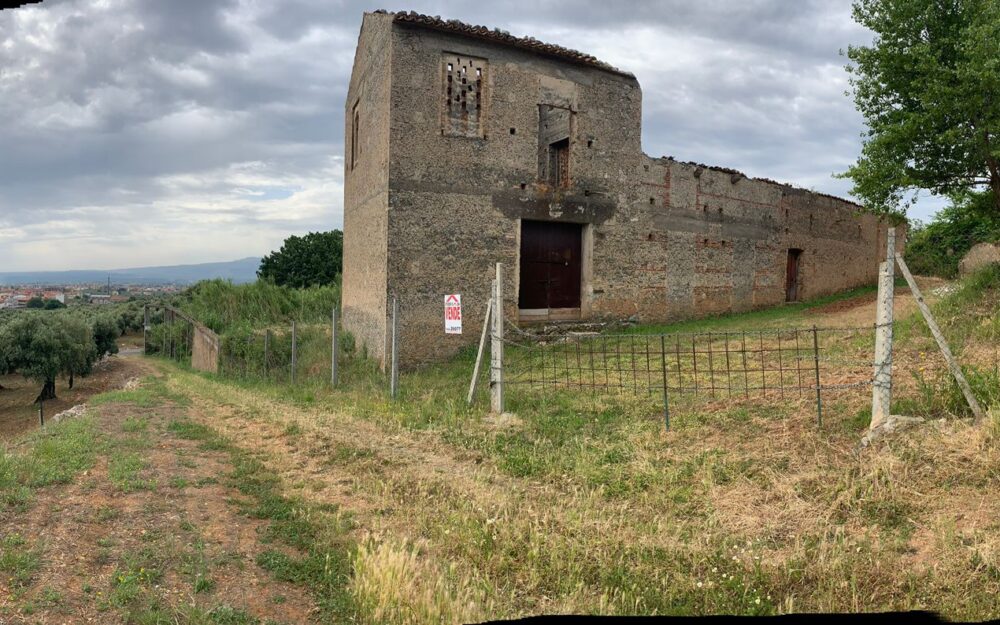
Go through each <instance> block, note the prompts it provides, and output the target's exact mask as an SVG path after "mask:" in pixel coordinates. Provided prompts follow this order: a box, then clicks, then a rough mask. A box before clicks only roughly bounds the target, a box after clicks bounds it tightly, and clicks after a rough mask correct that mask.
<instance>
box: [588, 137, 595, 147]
mask: <svg viewBox="0 0 1000 625" xmlns="http://www.w3.org/2000/svg"><path fill="white" fill-rule="evenodd" d="M587 147H588V148H592V147H594V140H593V139H587Z"/></svg>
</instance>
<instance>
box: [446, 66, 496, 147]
mask: <svg viewBox="0 0 1000 625" xmlns="http://www.w3.org/2000/svg"><path fill="white" fill-rule="evenodd" d="M441 69H442V75H443V77H444V84H443V86H442V105H443V106H442V115H441V132H442V133H443V134H445V135H447V136H452V137H473V138H476V137H484V136H485V134H484V131H483V114H484V111H485V106H484V105H485V101H486V94H485V91H486V59H478V58H475V57H468V56H461V55H457V54H445V55H444V58H442V60H441Z"/></svg>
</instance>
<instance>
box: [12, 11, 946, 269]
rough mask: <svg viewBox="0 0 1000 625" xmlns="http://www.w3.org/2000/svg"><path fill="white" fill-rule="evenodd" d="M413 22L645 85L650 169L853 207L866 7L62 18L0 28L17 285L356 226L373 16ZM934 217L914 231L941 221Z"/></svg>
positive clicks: (228, 252) (241, 251)
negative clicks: (769, 184) (361, 96)
mask: <svg viewBox="0 0 1000 625" xmlns="http://www.w3.org/2000/svg"><path fill="white" fill-rule="evenodd" d="M377 8H386V9H389V10H416V11H419V12H422V13H427V14H430V15H440V16H442V17H444V18H447V19H459V20H462V21H465V22H469V23H473V24H483V25H486V26H489V27H491V28H492V27H498V28H501V29H503V30H507V31H510V32H511V33H512V34H515V35H521V36H533V37H536V38H538V39H541V40H542V41H547V42H551V43H557V44H560V45H563V46H567V47H570V48H574V49H578V50H581V51H584V52H587V53H589V54H593V55H595V56H597V57H598V58H600V59H602V60H604V61H607V62H609V63H611V64H612V65H615V66H617V67H620V68H622V69H625V70H628V71H630V72H632V73H634V74H635V75H636V76H637V77H638V79H639V82H640V84H641V86H642V89H643V129H642V144H643V150H644V151H645V152H646V153H647V154H650V155H652V156H664V155H670V156H674V157H675V158H677V159H679V160H684V161H697V162H702V163H707V164H710V165H720V166H725V167H732V168H735V169H739V170H742V171H744V172H745V173H747V174H748V175H750V176H760V177H767V178H772V179H775V180H779V181H782V182H788V183H791V184H794V185H797V186H801V187H804V188H809V189H814V190H816V191H821V192H824V193H830V194H833V195H839V196H842V197H848V193H849V191H850V183H849V182H848V181H845V180H839V179H835V178H834V177H833V175H832V174H833V173H835V172H839V171H843V170H844V169H846V168H847V167H848V166H849V165H850V164H851V163H852V162H853V161H854V160H855V159H856V157H857V155H858V153H859V149H860V145H861V138H860V135H861V133H862V131H863V130H864V125H863V122H862V119H861V117H860V115H859V114H858V113H857V112H856V111H855V110H854V106H853V102H852V100H851V98H850V97H849V96H847V95H846V94H845V91H846V90H847V89H848V83H847V74H846V72H845V70H844V64H845V62H846V59H845V57H843V56H841V55H840V50H841V49H846V48H847V46H848V45H851V44H864V43H869V42H870V41H871V33H870V32H868V31H866V30H864V29H863V28H861V27H860V26H858V25H857V24H855V23H854V22H853V21H852V19H851V15H850V0H803V1H794V2H793V1H788V0H746V1H744V2H738V3H737V2H728V1H724V0H702V1H701V2H697V3H696V2H690V0H685V1H683V2H681V1H679V0H662V1H659V2H652V1H646V2H641V1H640V2H635V3H632V4H629V5H628V8H627V9H626V8H623V6H622V5H619V4H617V3H611V2H606V1H597V0H588V1H583V2H580V1H570V0H534V1H532V2H509V3H493V4H490V5H487V4H483V3H480V2H474V1H473V0H457V1H453V2H435V1H425V0H413V1H411V2H409V3H408V4H407V5H405V6H392V5H386V4H385V3H381V2H361V1H338V2H330V1H323V0H284V1H282V2H278V1H277V0H171V1H170V2H163V1H160V0H75V1H74V0H45V2H43V3H42V4H35V5H27V6H25V7H22V8H19V9H14V10H4V11H0V146H3V149H0V272H11V271H40V270H64V269H113V268H120V267H140V266H150V265H172V264H182V263H201V262H213V261H222V260H233V259H237V258H243V257H246V256H255V255H263V254H266V253H267V252H269V251H270V250H272V249H276V248H277V247H279V246H280V245H281V242H282V241H283V240H284V238H285V237H287V236H289V235H291V234H299V235H301V234H305V233H306V232H310V231H318V230H330V229H332V228H341V227H342V225H343V132H344V129H343V105H344V98H345V95H346V90H347V83H348V79H349V77H350V71H351V65H352V62H353V57H354V50H355V47H356V44H357V35H358V30H359V28H360V24H361V17H362V13H363V12H364V11H366V10H367V11H371V10H375V9H377ZM940 206H941V201H940V200H939V199H937V198H926V199H922V201H921V202H920V203H919V204H918V206H917V208H916V209H915V210H914V211H912V212H911V216H912V217H916V218H919V219H924V220H926V219H928V218H929V216H930V215H931V214H932V213H933V211H934V210H936V209H937V208H939V207H940Z"/></svg>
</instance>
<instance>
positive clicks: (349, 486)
mask: <svg viewBox="0 0 1000 625" xmlns="http://www.w3.org/2000/svg"><path fill="white" fill-rule="evenodd" d="M998 284H1000V276H995V275H994V276H982V277H979V278H976V280H974V281H971V282H970V283H969V285H968V286H967V288H966V289H964V290H962V291H959V292H958V293H956V294H955V295H953V296H952V297H951V298H948V299H947V300H946V301H944V302H942V303H941V304H940V305H939V306H938V307H937V309H938V311H939V313H940V317H941V322H942V325H944V326H945V327H946V333H948V334H949V337H950V338H951V339H952V341H953V343H954V346H955V347H956V349H957V350H958V351H959V352H960V353H962V357H963V359H964V360H965V361H966V362H973V363H978V365H979V370H980V371H981V372H983V375H984V379H985V377H986V376H987V374H988V368H989V366H992V364H993V363H992V361H991V360H990V357H991V356H992V351H990V350H986V349H982V345H984V344H989V341H994V343H995V338H996V336H997V333H996V331H997V327H996V313H997V306H998V302H1000V298H997V297H996V295H997V292H998V290H997V286H998ZM782 312H784V313H785V314H787V317H783V316H782ZM761 314H766V315H768V319H767V321H768V322H773V323H798V321H799V320H800V319H796V318H795V317H796V316H797V315H799V314H801V310H798V309H797V308H788V309H782V311H779V312H768V313H751V315H761ZM751 318H752V319H754V320H755V322H757V321H762V320H761V319H759V318H758V317H751ZM745 319H747V317H746V316H744V317H743V321H741V319H740V318H737V319H729V320H714V321H709V322H701V323H711V324H719V323H723V324H725V323H731V324H734V325H737V326H738V325H739V324H740V323H744V322H745ZM900 325H901V327H900V331H899V333H898V334H899V337H900V345H899V354H900V359H899V361H898V362H899V366H898V370H900V371H901V372H907V373H909V372H912V371H916V370H917V369H918V366H924V367H925V368H926V367H928V366H929V365H928V364H926V363H927V361H928V360H929V358H928V357H927V356H925V357H924V358H921V356H920V354H921V353H925V354H926V352H927V350H929V349H930V348H931V343H930V342H929V341H930V339H929V337H928V335H927V333H926V331H925V330H923V329H922V327H921V325H920V324H919V323H917V322H916V321H906V320H904V321H903V322H901V324H900ZM713 327H715V326H713ZM684 329H685V330H689V329H691V327H690V326H686V327H685V328H684ZM470 365H471V355H470V354H464V355H463V356H461V357H460V358H458V359H456V360H455V361H454V362H452V363H448V364H445V365H442V366H440V367H435V368H430V369H427V370H424V371H420V372H415V373H411V374H407V375H405V376H404V380H403V393H402V396H401V397H400V399H399V400H398V401H396V402H391V401H389V399H388V398H387V397H386V394H385V391H384V384H383V382H382V380H381V379H380V378H379V377H378V376H376V375H373V372H372V371H371V370H370V369H369V368H368V366H367V365H366V364H364V363H361V362H356V361H355V362H350V363H347V367H346V371H345V379H344V387H343V388H341V389H339V390H338V391H336V392H331V391H330V390H329V389H327V388H324V387H323V386H321V385H319V384H303V385H301V386H299V387H297V388H294V389H289V388H288V387H285V386H279V385H269V384H262V383H250V382H244V383H234V382H231V381H223V380H219V379H214V378H213V377H212V376H206V375H202V374H196V373H193V372H190V371H186V370H184V369H182V368H180V367H177V366H175V365H172V364H169V363H160V364H159V366H160V367H161V368H162V369H163V370H164V372H165V373H166V374H167V375H166V378H165V381H164V382H163V383H162V384H160V383H157V384H156V385H154V387H153V388H152V389H151V390H150V391H148V392H149V393H151V394H152V396H150V397H146V396H145V395H143V394H142V393H139V394H138V395H136V394H135V393H134V392H133V393H124V394H118V395H115V394H112V395H109V396H107V397H106V398H105V400H104V401H107V402H111V403H113V404H121V403H126V404H130V405H132V406H133V408H132V409H133V410H135V411H143V410H147V411H148V410H154V411H159V410H163V408H160V407H158V406H161V404H162V402H163V401H167V400H169V401H170V402H171V403H173V404H176V405H183V406H188V407H186V408H184V411H183V414H182V415H179V416H177V415H175V416H173V417H171V420H170V422H169V424H168V425H167V426H166V427H167V430H166V431H167V435H168V436H173V437H176V438H180V439H183V440H191V441H194V442H196V443H197V444H199V445H203V446H206V447H207V448H208V449H212V450H215V451H216V452H218V453H220V454H225V455H226V456H228V457H229V460H228V462H229V464H230V467H231V468H230V469H229V470H228V471H227V473H228V475H229V477H228V478H226V479H227V484H228V485H229V486H230V487H231V488H235V489H236V490H237V491H238V495H237V496H236V497H235V498H234V502H235V503H234V505H236V506H238V509H239V510H240V511H241V512H242V513H243V514H244V515H250V516H257V517H261V518H262V520H264V521H265V522H266V523H267V529H265V530H264V531H263V536H264V538H265V539H266V540H271V541H272V542H273V543H274V545H275V546H274V547H268V546H266V545H264V546H262V548H261V549H260V550H259V552H258V555H257V557H256V559H255V565H256V566H257V567H260V568H263V569H265V570H267V571H270V572H271V574H272V577H273V578H275V579H277V580H279V581H281V582H282V583H289V584H294V585H297V586H300V587H302V588H303V589H305V590H308V591H309V593H310V594H311V596H312V597H313V599H312V600H313V601H314V602H315V603H316V604H317V605H318V606H320V607H321V608H322V609H324V610H325V612H324V614H326V616H327V618H331V617H332V615H335V614H340V615H345V614H348V613H354V615H355V616H356V617H357V619H358V620H359V621H360V622H368V623H436V622H462V621H470V620H475V619H480V618H486V617H504V616H516V615H523V614H535V613H553V612H588V613H592V612H601V613H658V614H664V613H666V614H678V613H683V614H688V613H717V612H733V613H741V614H767V613H776V612H779V613H780V612H791V611H845V610H886V609H929V610H935V611H940V612H943V613H945V614H947V615H948V616H951V617H957V618H979V619H981V618H988V617H996V616H997V615H1000V539H998V536H1000V531H998V530H1000V524H998V521H997V519H1000V502H998V501H997V500H996V498H994V497H991V496H990V493H991V492H994V491H995V490H996V488H997V487H998V486H1000V421H998V418H997V416H996V415H995V413H994V416H993V417H991V421H990V422H989V423H988V424H986V425H985V426H984V427H979V428H973V427H969V426H968V425H967V424H966V423H964V422H960V421H954V420H946V421H940V422H937V423H935V424H933V425H930V426H926V427H923V428H920V429H918V430H915V431H913V432H910V433H907V435H905V436H900V437H897V438H893V439H890V440H887V441H885V442H883V443H881V444H879V445H878V446H877V447H876V448H875V449H870V450H868V451H866V452H864V453H863V454H862V455H861V456H857V455H855V454H854V453H853V449H854V446H855V444H856V442H857V440H858V437H859V435H860V433H861V432H862V431H863V429H864V427H865V419H864V416H865V415H864V411H863V406H864V404H865V401H866V400H865V398H864V396H863V395H864V393H860V394H855V396H853V397H847V398H841V399H838V400H836V401H833V402H831V405H830V406H829V412H828V414H829V417H828V421H827V424H826V426H825V427H824V428H823V429H822V430H818V429H817V428H816V427H815V423H814V420H813V419H814V417H813V414H812V408H811V406H809V405H808V402H804V403H800V402H799V401H794V402H786V403H777V402H775V403H768V404H761V403H741V402H728V401H727V402H718V403H715V404H698V405H691V406H687V407H686V409H684V410H679V411H678V414H677V415H676V416H675V419H674V421H673V428H672V430H671V431H670V432H669V433H665V432H664V431H663V428H662V423H661V422H660V421H659V416H658V414H657V412H656V410H655V407H653V408H651V406H650V405H649V404H648V403H646V402H644V401H640V400H629V399H625V400H621V399H618V398H600V397H598V398H594V397H590V396H581V395H578V394H571V393H547V394H546V395H544V396H532V395H521V396H518V395H517V394H515V395H514V396H512V398H511V401H512V408H513V409H514V410H515V411H516V413H517V418H516V419H512V420H510V421H509V422H499V421H497V420H495V419H491V418H488V417H487V416H486V415H485V406H484V404H483V403H482V400H481V401H480V403H478V404H477V405H476V406H474V407H472V408H468V407H466V406H465V405H464V402H463V400H462V398H463V396H464V388H465V386H466V384H467V374H468V371H469V369H470V368H471V367H470ZM932 369H933V368H932ZM939 370H940V367H938V368H937V369H933V370H928V371H927V372H925V373H923V374H922V375H923V376H924V379H925V383H926V384H927V385H929V386H928V388H930V389H931V392H930V395H929V396H930V400H927V401H925V400H922V399H921V395H920V392H921V391H920V390H919V387H915V386H914V387H907V388H908V390H910V391H913V392H911V393H906V392H904V393H901V395H904V396H905V397H904V398H906V397H908V398H909V399H908V401H911V402H912V404H913V406H914V407H919V408H921V409H924V410H926V411H928V413H931V414H936V415H940V414H941V411H942V410H945V409H948V407H949V406H948V405H947V404H935V405H931V404H930V403H928V402H935V401H938V402H939V401H940V400H939V398H940V397H944V396H947V395H948V393H949V392H950V390H949V389H950V387H949V386H948V384H949V383H948V381H947V379H946V378H941V379H940V380H939V379H937V378H935V377H933V376H935V375H937V373H938V371H939ZM932 374H933V375H932ZM935 385H937V386H935ZM984 387H989V380H986V382H984ZM98 403H100V402H98ZM859 406H860V408H859ZM78 423H79V424H80V425H76V426H70V425H69V424H61V425H60V426H59V428H62V429H57V428H53V429H52V430H50V431H49V432H47V433H46V435H45V436H58V432H60V431H64V430H63V429H64V428H67V427H80V428H86V427H88V426H87V425H86V423H87V421H86V420H83V421H80V422H78ZM126 423H127V422H126ZM122 427H123V429H128V428H126V427H125V425H123V426H122ZM129 427H131V426H129ZM135 427H136V428H139V426H138V425H137V426H135ZM65 431H71V430H65ZM116 438H117V437H116ZM43 439H44V437H43ZM140 439H141V437H140ZM124 440H125V441H126V443H123V445H125V446H124V447H120V448H117V451H116V452H115V453H114V454H113V455H114V457H115V462H114V463H110V464H112V465H113V466H109V479H112V478H113V480H114V483H115V484H116V485H117V486H116V488H118V489H120V490H128V489H132V488H135V489H138V491H142V489H144V488H149V487H150V486H151V485H150V483H149V482H148V480H149V477H150V476H149V475H148V474H145V473H143V472H142V469H138V470H137V467H141V465H142V459H143V458H144V457H145V455H146V454H151V453H152V450H151V449H150V448H148V447H143V446H142V443H141V440H140V442H139V443H134V446H131V447H130V446H129V445H131V443H128V442H127V441H128V440H131V438H130V437H125V439H124ZM147 444H148V443H147ZM83 447H84V448H85V449H90V448H91V445H90V444H84V445H83ZM29 449H43V450H44V449H45V448H44V447H38V444H37V443H32V444H31V445H29ZM98 449H101V448H100V447H98ZM50 452H51V454H55V456H53V457H56V456H59V455H60V454H62V453H63V452H60V451H58V450H55V449H53V450H50ZM35 453H36V452H34V451H30V452H27V453H23V452H22V453H21V454H20V456H19V458H21V459H17V458H14V457H13V456H11V455H9V454H8V455H4V456H3V457H2V458H0V460H2V462H0V486H2V492H3V493H4V494H5V498H7V499H9V501H10V505H12V506H13V507H12V508H11V509H12V510H17V509H19V508H18V507H19V506H30V505H31V504H30V503H28V502H29V501H30V498H31V496H32V493H33V492H34V490H33V489H35V488H36V487H35V486H34V483H35V481H36V478H34V477H32V476H33V475H41V476H46V475H52V476H53V477H42V478H37V479H40V480H42V483H47V482H45V480H49V479H52V480H57V481H58V480H64V481H65V480H74V479H79V478H74V477H73V475H72V473H73V472H79V471H80V470H83V469H82V468H81V467H83V465H81V467H77V468H75V469H71V470H70V471H69V475H67V474H59V473H50V472H49V471H48V470H45V469H43V468H39V469H38V470H37V471H36V470H34V469H30V470H29V469H27V468H25V467H33V466H36V463H40V464H37V466H38V467H45V466H47V465H45V463H44V462H41V461H36V460H34V459H33V457H34V454H35ZM79 457H80V458H81V462H84V463H86V462H88V460H87V454H86V453H82V454H79ZM5 467H6V468H5ZM11 467H14V468H13V469H12V468H11ZM115 467H117V468H115ZM112 469H114V470H112ZM152 487H153V488H162V484H161V485H155V484H154V485H152ZM133 492H135V491H133ZM345 518H349V519H350V522H346V521H345ZM8 536H10V535H8ZM7 540H8V543H4V546H3V552H2V553H0V567H7V568H5V569H4V570H5V571H7V572H8V573H9V575H10V577H11V578H12V579H22V578H26V579H28V580H30V579H31V576H32V572H31V571H32V567H35V568H36V570H37V568H38V566H44V562H45V557H46V556H45V550H44V549H45V548H44V545H41V546H40V545H39V544H38V543H37V542H32V541H27V540H24V539H23V537H18V536H14V537H13V538H9V539H7ZM352 543H354V544H356V545H357V547H356V548H352V547H351V544H352ZM81 548H83V547H81ZM289 550H291V551H289ZM32 562H38V563H40V564H37V565H34V564H32ZM122 566H123V567H125V568H123V569H122V570H123V571H124V572H126V573H128V572H129V571H132V569H133V568H135V567H131V564H130V561H126V560H123V561H122ZM129 567H131V568H129ZM19 571H21V572H20V573H18V572H19ZM132 573H135V571H132ZM18 576H21V577H18ZM123 577H124V579H127V580H129V584H133V582H134V584H135V585H137V586H138V587H139V591H137V592H135V593H134V594H127V595H125V598H126V599H128V597H132V598H131V599H128V600H127V601H125V602H124V603H123V604H122V606H121V607H118V608H117V609H119V610H125V611H126V613H130V612H134V613H135V614H136V615H138V616H137V617H136V619H135V621H136V622H162V621H158V620H156V619H157V618H159V617H158V616H156V615H157V614H158V613H160V612H162V613H163V616H164V618H165V619H166V618H175V619H178V620H179V622H213V621H214V622H222V621H220V620H219V619H218V618H214V617H212V616H211V614H210V613H211V611H212V608H211V607H210V606H211V603H206V602H202V603H201V604H198V606H197V607H198V609H199V610H201V612H200V613H199V612H196V611H195V612H191V616H188V615H187V614H186V613H183V612H181V611H179V610H178V609H175V608H171V607H170V606H169V605H164V604H162V603H157V602H155V601H152V602H151V601H149V599H150V598H151V597H152V598H154V599H155V598H156V595H155V594H151V593H152V591H151V590H150V589H151V588H152V586H153V584H152V583H150V581H149V580H145V579H143V578H142V577H141V575H139V576H138V577H135V576H134V575H133V576H131V577H130V576H129V575H123ZM133 578H134V579H133ZM123 583H124V582H112V590H115V589H116V588H117V587H118V586H119V585H121V584H123ZM192 583H194V584H197V579H194V580H193V581H192ZM35 586H37V584H36V585H35ZM23 587H25V588H28V587H30V588H31V594H30V597H29V596H28V595H27V594H26V595H25V599H27V600H30V601H33V602H34V604H32V605H36V604H40V602H42V603H44V601H45V600H46V596H45V595H44V589H39V588H37V587H34V586H31V582H30V581H29V582H27V583H25V584H24V586H23ZM143 589H145V591H143ZM131 592H132V591H131V590H129V593H131ZM209 596H211V595H209ZM202 606H204V607H202ZM23 607H24V606H23V604H22V609H23ZM291 607H292V606H291V605H289V608H291ZM228 609H230V610H232V608H228ZM150 614H152V615H153V616H149V615H150ZM139 616H142V617H143V618H146V620H145V621H142V620H139V618H138V617H139ZM244 617H245V620H243V621H238V620H232V621H225V622H253V621H252V620H251V617H250V616H249V615H247V614H244V615H243V616H242V617H240V618H244ZM220 618H221V617H220ZM227 618H228V617H227ZM198 619H201V620H198ZM208 619H212V620H208ZM169 622H173V621H169Z"/></svg>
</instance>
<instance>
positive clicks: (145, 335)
mask: <svg viewBox="0 0 1000 625" xmlns="http://www.w3.org/2000/svg"><path fill="white" fill-rule="evenodd" d="M148 340H149V304H143V305H142V355H143V356H145V355H146V354H147V352H148V350H149V348H148V347H147V345H146V342H147V341H148Z"/></svg>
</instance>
